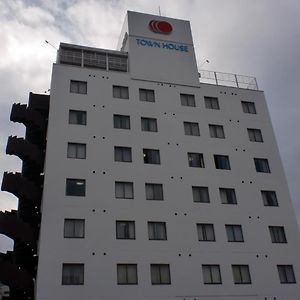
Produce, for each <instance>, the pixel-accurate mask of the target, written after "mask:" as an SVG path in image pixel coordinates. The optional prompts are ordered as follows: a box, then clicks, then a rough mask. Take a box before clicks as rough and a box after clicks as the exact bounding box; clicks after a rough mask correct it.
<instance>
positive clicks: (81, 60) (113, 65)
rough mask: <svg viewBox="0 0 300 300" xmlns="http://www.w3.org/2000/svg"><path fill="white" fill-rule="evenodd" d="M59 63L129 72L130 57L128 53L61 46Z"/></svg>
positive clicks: (58, 57)
mask: <svg viewBox="0 0 300 300" xmlns="http://www.w3.org/2000/svg"><path fill="white" fill-rule="evenodd" d="M57 63H59V64H65V65H73V66H80V67H86V68H96V69H102V70H107V71H119V72H128V55H127V54H126V53H111V52H109V51H105V50H101V49H97V50H91V49H90V48H89V49H87V48H84V47H79V46H75V47H72V45H67V46H62V45H61V46H60V48H59V50H58V56H57Z"/></svg>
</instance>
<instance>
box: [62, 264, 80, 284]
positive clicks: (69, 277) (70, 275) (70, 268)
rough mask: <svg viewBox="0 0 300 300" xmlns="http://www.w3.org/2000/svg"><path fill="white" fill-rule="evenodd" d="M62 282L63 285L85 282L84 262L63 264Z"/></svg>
mask: <svg viewBox="0 0 300 300" xmlns="http://www.w3.org/2000/svg"><path fill="white" fill-rule="evenodd" d="M62 284H63V285H82V284H84V264H63V265H62Z"/></svg>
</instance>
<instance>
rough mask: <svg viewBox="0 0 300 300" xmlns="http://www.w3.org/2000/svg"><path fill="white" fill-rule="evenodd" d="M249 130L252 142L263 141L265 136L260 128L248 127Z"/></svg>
mask: <svg viewBox="0 0 300 300" xmlns="http://www.w3.org/2000/svg"><path fill="white" fill-rule="evenodd" d="M247 131H248V135H249V140H250V141H251V142H259V143H262V142H263V137H262V134H261V130H260V129H254V128H247Z"/></svg>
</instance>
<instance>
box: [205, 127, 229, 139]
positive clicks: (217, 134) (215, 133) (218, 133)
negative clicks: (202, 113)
mask: <svg viewBox="0 0 300 300" xmlns="http://www.w3.org/2000/svg"><path fill="white" fill-rule="evenodd" d="M208 129H209V134H210V137H211V138H216V139H225V131H224V126H223V125H217V124H208Z"/></svg>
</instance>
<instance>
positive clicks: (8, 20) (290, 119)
mask: <svg viewBox="0 0 300 300" xmlns="http://www.w3.org/2000/svg"><path fill="white" fill-rule="evenodd" d="M159 5H160V9H161V13H162V15H164V16H167V17H172V18H179V19H186V20H189V21H190V22H191V26H192V32H193V38H194V44H195V50H196V56H197V60H198V65H201V64H202V62H203V61H204V60H205V59H208V60H209V61H210V64H206V65H205V68H206V69H208V70H213V71H222V72H229V73H237V74H244V75H252V76H256V78H257V81H258V85H259V87H260V89H262V90H264V91H265V95H266V98H267V103H268V107H269V110H270V114H271V119H272V123H273V126H274V131H275V135H276V138H277V142H278V146H279V150H280V153H281V157H282V161H283V165H284V169H285V172H286V176H287V180H288V184H289V188H290V192H291V196H292V200H293V205H294V208H295V212H296V215H297V218H298V223H300V197H299V194H300V138H299V136H298V134H295V132H297V131H298V130H299V129H300V104H299V96H298V95H299V94H300V93H299V91H298V88H299V86H300V30H299V28H300V4H299V0H251V1H250V0H249V1H246V0H209V1H207V0H206V1H204V0H164V1H159V0H151V1H149V0H124V1H118V0H110V1H105V0H1V1H0V28H1V30H0V91H1V97H0V120H1V124H0V180H1V182H2V174H3V172H4V171H20V168H21V163H20V160H19V159H18V158H16V157H14V156H8V155H5V147H6V143H7V137H8V136H9V135H19V136H23V135H24V127H23V126H22V124H14V123H12V122H10V121H9V115H10V110H11V105H12V104H13V103H14V102H22V103H27V101H28V93H29V92H30V91H32V92H35V93H45V91H47V90H48V89H49V87H50V75H51V68H52V63H53V62H54V61H55V59H56V50H55V49H54V48H53V47H51V46H50V45H47V44H46V43H45V40H48V41H50V43H51V44H52V45H54V47H56V48H58V46H59V43H60V42H69V43H74V44H81V45H86V46H93V47H98V48H106V49H115V48H116V44H117V39H118V36H119V32H120V30H121V26H122V24H123V20H124V17H125V13H126V10H134V11H139V12H144V13H150V14H158V7H159ZM293 134H295V136H293ZM16 207H17V199H16V197H15V196H13V195H11V194H9V193H6V192H0V210H10V209H15V208H16ZM11 247H12V242H11V240H9V239H8V238H3V236H2V238H1V235H0V251H1V252H3V251H5V250H7V249H9V248H11Z"/></svg>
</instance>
